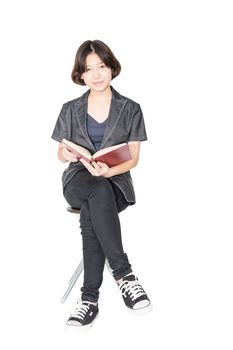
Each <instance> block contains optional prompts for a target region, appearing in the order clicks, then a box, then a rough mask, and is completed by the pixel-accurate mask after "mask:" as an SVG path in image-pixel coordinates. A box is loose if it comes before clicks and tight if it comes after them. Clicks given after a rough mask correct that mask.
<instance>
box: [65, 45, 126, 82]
mask: <svg viewBox="0 0 233 350" xmlns="http://www.w3.org/2000/svg"><path fill="white" fill-rule="evenodd" d="M92 52H95V53H96V54H97V55H98V56H99V57H100V59H101V60H102V61H103V62H104V64H105V65H106V66H107V67H108V68H111V71H112V79H114V78H115V77H117V76H118V75H119V74H120V71H121V65H120V62H119V61H118V60H117V59H116V57H115V56H114V54H113V53H112V51H111V50H110V48H109V47H108V46H107V45H106V44H105V43H103V42H102V41H100V40H93V41H91V40H87V41H84V43H82V45H80V47H79V48H78V51H77V53H76V56H75V61H74V67H73V70H72V73H71V79H72V80H73V82H74V83H75V84H78V85H86V84H85V82H84V80H83V79H82V78H81V75H82V73H84V72H85V65H86V58H87V56H88V55H89V54H90V53H92Z"/></svg>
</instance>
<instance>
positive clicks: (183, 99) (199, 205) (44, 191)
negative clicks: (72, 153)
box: [0, 0, 233, 350]
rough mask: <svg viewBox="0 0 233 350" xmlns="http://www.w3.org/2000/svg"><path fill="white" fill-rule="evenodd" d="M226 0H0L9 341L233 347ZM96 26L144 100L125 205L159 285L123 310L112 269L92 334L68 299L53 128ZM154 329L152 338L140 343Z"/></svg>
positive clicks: (76, 91) (128, 229) (74, 242)
mask: <svg viewBox="0 0 233 350" xmlns="http://www.w3.org/2000/svg"><path fill="white" fill-rule="evenodd" d="M230 3H231V2H230V1H223V0H222V1H204V0H202V1H166V0H163V1H140V2H139V1H120V0H118V1H117V2H116V1H115V2H111V1H101V0H100V1H91V0H89V1H87V2H84V1H82V2H81V1H71V0H66V1H59V0H58V1H49V0H48V1H26V0H22V1H5V2H4V1H3V2H2V3H1V8H0V13H1V14H0V16H1V17H0V26H1V28H0V33H1V55H0V58H1V64H0V69H1V71H0V81H1V185H2V186H1V202H2V203H1V204H2V209H1V226H2V227H1V244H0V249H1V252H0V253H1V254H0V259H1V260H0V263H1V265H0V266H1V279H0V281H1V288H0V291H1V299H0V300H1V303H0V315H1V323H2V324H1V342H5V344H4V345H3V346H1V348H2V349H15V348H22V349H34V350H36V349H59V350H60V349H68V348H72V349H76V348H77V349H81V348H84V349H109V348H111V349H113V350H114V349H119V348H126V347H130V348H131V349H142V348H147V349H158V350H162V349H175V348H176V349H180V350H181V349H189V350H191V349H224V350H227V349H232V347H233V341H232V326H233V322H232V314H233V305H232V304H233V303H232V295H233V290H232V289H233V288H232V266H233V264H232V263H233V261H232V260H233V259H232V242H231V239H232V209H233V208H232V198H233V197H232V196H233V188H232V178H233V172H232V149H233V148H232V126H231V122H232V93H233V91H232V81H233V74H232V73H233V69H232V62H233V54H232V30H233V28H232V16H233V13H232V10H231V8H230ZM89 39H90V40H94V39H100V40H102V41H104V42H105V43H106V44H107V45H109V46H110V48H111V49H112V50H113V52H114V54H115V55H116V57H117V58H118V59H119V61H120V62H121V64H122V72H121V74H120V76H119V77H117V78H116V79H114V80H113V82H112V85H113V86H114V88H115V89H116V90H117V91H119V92H120V93H121V94H122V95H125V96H128V97H130V98H132V99H133V100H135V101H137V102H138V103H140V105H141V107H142V110H143V113H144V117H145V121H146V126H147V133H148V141H146V142H144V143H143V144H142V148H141V159H140V163H139V165H138V167H137V168H136V169H133V171H132V176H133V179H134V185H135V190H136V194H137V204H136V205H135V206H133V207H130V208H128V209H127V210H126V211H125V212H123V213H121V214H120V216H121V222H122V235H123V242H124V247H125V251H126V252H127V254H128V256H129V258H130V261H131V263H132V266H133V268H134V271H135V273H136V274H137V275H138V277H139V279H140V281H141V283H142V285H143V287H144V288H145V289H146V291H147V292H148V295H149V297H150V298H151V300H152V302H153V305H154V310H153V312H151V313H150V314H148V315H145V316H142V317H134V316H132V315H130V314H129V313H128V312H127V310H126V308H125V306H124V304H123V300H122V299H121V296H120V294H119V291H118V290H117V286H116V284H115V283H114V281H113V279H112V277H111V276H110V275H109V273H108V271H107V270H106V272H105V276H104V283H103V285H102V288H101V294H100V302H99V305H100V317H99V318H98V320H97V321H96V323H95V324H94V325H93V327H92V329H91V330H90V332H88V333H84V334H81V335H79V334H70V333H67V332H65V331H64V329H63V327H64V324H65V321H66V318H67V317H68V316H69V308H70V307H72V306H73V305H74V303H75V302H76V298H77V297H79V295H80V292H79V289H80V287H81V280H79V282H78V283H77V285H76V286H75V289H74V290H73V291H72V293H71V295H70V297H69V298H68V300H67V302H66V304H64V305H62V304H60V299H61V297H62V295H63V293H64V291H65V289H66V287H67V283H68V280H69V278H70V277H71V274H72V272H73V270H74V269H75V267H76V265H77V264H78V262H79V260H80V258H81V236H80V233H79V227H78V226H79V225H78V221H77V219H76V217H75V216H73V215H72V214H68V213H67V212H66V210H65V208H66V202H65V199H64V198H63V196H62V191H61V174H62V172H63V170H64V169H65V166H66V165H63V164H61V163H59V161H58V160H57V158H56V152H57V143H56V142H55V141H53V140H52V139H51V138H50V136H51V133H52V131H53V128H54V125H55V122H56V119H57V116H58V114H59V112H60V109H61V106H62V104H63V103H64V102H66V101H68V100H71V99H74V98H76V97H78V96H80V95H81V94H83V93H84V92H85V91H86V90H87V89H86V88H85V87H81V86H77V85H75V84H73V82H72V81H71V79H70V74H71V70H72V66H73V62H74V57H75V53H76V50H77V48H78V47H79V45H80V44H81V43H82V42H83V41H85V40H89ZM145 344H147V345H145Z"/></svg>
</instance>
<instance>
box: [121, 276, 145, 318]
mask: <svg viewBox="0 0 233 350" xmlns="http://www.w3.org/2000/svg"><path fill="white" fill-rule="evenodd" d="M119 288H120V291H121V293H122V297H123V300H124V302H125V305H126V306H127V307H128V310H129V311H130V312H131V313H133V314H136V315H144V314H146V313H147V312H149V311H151V310H152V304H151V302H150V300H149V298H148V296H147V295H146V293H145V291H144V289H143V288H142V286H141V284H140V283H139V281H138V279H137V277H136V276H135V275H133V274H131V275H128V276H125V277H123V280H122V282H121V283H120V284H119Z"/></svg>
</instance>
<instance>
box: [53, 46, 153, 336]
mask: <svg viewBox="0 0 233 350" xmlns="http://www.w3.org/2000/svg"><path fill="white" fill-rule="evenodd" d="M120 71H121V66H120V63H119V62H118V60H117V59H116V57H115V56H114V55H113V53H112V51H111V50H110V48H109V47H108V46H107V45H106V44H104V43H103V42H102V41H100V40H94V41H90V40H87V41H85V42H84V43H83V44H82V45H81V46H80V47H79V49H78V51H77V54H76V58H75V63H74V67H73V71H72V75H71V77H72V80H73V82H74V83H76V84H79V85H84V86H85V85H86V86H88V87H89V90H88V91H87V92H85V93H84V94H83V95H82V96H81V97H79V98H77V99H75V100H72V101H69V102H67V103H65V104H64V105H63V107H62V110H61V112H60V115H59V117H58V120H57V123H56V125H55V128H54V131H53V134H52V138H53V139H54V140H56V141H58V142H59V143H60V144H59V148H58V158H59V160H60V161H61V162H69V166H68V168H67V169H66V170H65V171H64V173H63V176H62V181H63V193H64V197H65V198H66V201H67V202H68V203H69V205H70V206H71V207H74V208H80V228H81V234H82V242H83V262H84V282H83V287H82V288H81V291H82V295H81V300H80V302H79V303H78V304H77V306H76V308H75V310H74V312H73V313H72V314H71V315H70V317H69V319H68V321H67V323H66V325H67V327H68V328H70V329H75V330H81V329H87V328H90V326H91V325H92V323H93V321H94V320H95V318H96V316H97V314H98V298H99V288H100V286H101V284H102V280H103V269H104V265H105V258H107V259H108V262H109V264H110V267H111V269H112V271H113V276H114V278H115V280H116V281H117V283H118V285H119V289H120V291H121V293H122V297H123V300H124V302H125V304H126V306H127V308H128V309H129V310H130V311H131V312H133V313H135V314H142V313H146V312H148V311H150V310H151V308H152V305H151V302H150V300H149V299H148V296H147V295H146V293H145V291H144V290H143V288H142V286H141V285H140V283H139V281H138V279H137V277H136V276H135V275H134V273H133V271H132V269H131V265H130V263H129V260H128V257H127V255H126V253H125V252H124V250H123V246H122V240H121V228H120V221H119V215H118V213H119V212H121V211H122V210H124V209H126V208H127V206H128V205H132V204H134V203H135V194H134V189H133V183H132V179H131V175H130V169H132V168H133V167H135V166H136V165H137V163H138V159H139V150H140V142H141V141H144V140H146V139H147V136H146V130H145V125H144V120H143V114H142V111H141V108H140V105H139V104H138V103H136V102H134V101H132V100H131V99H129V98H127V97H124V96H122V95H120V94H119V93H118V92H117V91H116V90H115V89H114V88H113V87H112V86H111V85H110V82H111V80H112V79H114V78H115V77H117V76H118V75H119V73H120ZM63 138H65V139H68V140H70V141H73V142H74V143H77V144H79V145H81V146H83V147H85V148H87V149H88V150H89V151H90V152H92V153H95V152H96V151H97V150H99V149H102V148H105V147H109V146H113V145H116V144H120V143H123V142H127V143H128V144H129V147H130V152H131V156H132V159H131V160H129V161H126V162H124V163H122V164H120V165H117V166H114V167H109V166H108V165H107V164H105V163H101V162H92V163H91V164H90V163H88V162H86V161H85V160H84V159H80V160H79V161H77V158H76V156H75V154H74V153H72V152H70V151H69V150H68V149H67V148H66V146H65V145H64V144H62V143H61V141H62V139H63Z"/></svg>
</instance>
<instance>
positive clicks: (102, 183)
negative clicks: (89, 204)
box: [89, 177, 114, 199]
mask: <svg viewBox="0 0 233 350" xmlns="http://www.w3.org/2000/svg"><path fill="white" fill-rule="evenodd" d="M92 196H98V197H101V198H105V199H106V198H108V197H110V198H114V192H113V189H112V186H111V184H110V182H109V181H108V180H107V179H105V178H104V177H96V178H95V183H94V184H93V186H92V187H91V189H90V194H89V198H90V197H92Z"/></svg>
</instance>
